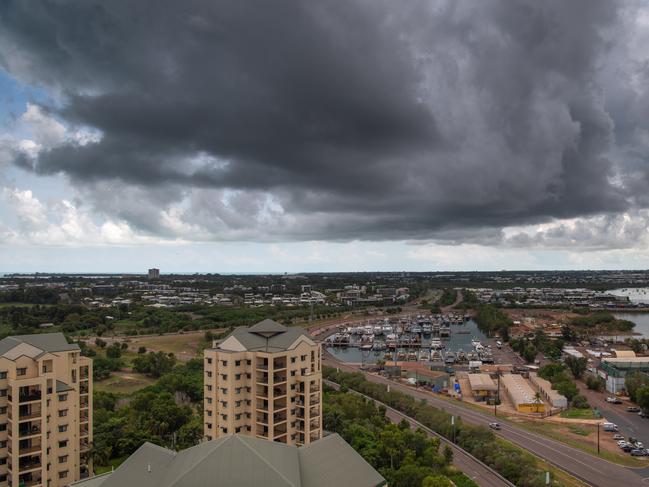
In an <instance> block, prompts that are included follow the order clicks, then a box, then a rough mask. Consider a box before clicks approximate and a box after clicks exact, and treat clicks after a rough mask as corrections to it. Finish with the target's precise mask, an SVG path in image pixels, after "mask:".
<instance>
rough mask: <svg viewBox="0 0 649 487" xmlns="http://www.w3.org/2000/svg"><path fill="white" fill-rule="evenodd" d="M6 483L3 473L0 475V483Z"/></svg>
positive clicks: (5, 475)
mask: <svg viewBox="0 0 649 487" xmlns="http://www.w3.org/2000/svg"><path fill="white" fill-rule="evenodd" d="M6 481H7V474H6V473H3V474H2V475H0V482H6Z"/></svg>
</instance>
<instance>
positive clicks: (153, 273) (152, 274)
mask: <svg viewBox="0 0 649 487" xmlns="http://www.w3.org/2000/svg"><path fill="white" fill-rule="evenodd" d="M148 277H149V279H160V269H155V268H153V269H149V274H148Z"/></svg>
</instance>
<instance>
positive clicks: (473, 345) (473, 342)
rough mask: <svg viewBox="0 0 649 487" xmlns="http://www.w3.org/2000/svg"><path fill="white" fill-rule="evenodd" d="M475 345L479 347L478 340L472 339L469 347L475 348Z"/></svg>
mask: <svg viewBox="0 0 649 487" xmlns="http://www.w3.org/2000/svg"><path fill="white" fill-rule="evenodd" d="M476 345H480V340H478V339H477V338H476V337H473V338H472V339H471V346H472V347H473V348H475V347H476Z"/></svg>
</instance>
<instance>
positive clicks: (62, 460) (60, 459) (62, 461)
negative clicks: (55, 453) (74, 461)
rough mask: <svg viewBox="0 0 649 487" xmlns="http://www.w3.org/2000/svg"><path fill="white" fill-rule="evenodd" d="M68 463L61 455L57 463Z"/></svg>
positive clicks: (66, 458)
mask: <svg viewBox="0 0 649 487" xmlns="http://www.w3.org/2000/svg"><path fill="white" fill-rule="evenodd" d="M67 461H68V456H67V455H61V456H60V457H59V463H65V462H67Z"/></svg>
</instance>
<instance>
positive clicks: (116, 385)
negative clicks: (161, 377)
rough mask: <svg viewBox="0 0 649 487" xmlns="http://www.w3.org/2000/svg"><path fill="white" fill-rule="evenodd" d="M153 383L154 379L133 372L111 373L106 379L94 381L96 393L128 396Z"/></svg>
mask: <svg viewBox="0 0 649 487" xmlns="http://www.w3.org/2000/svg"><path fill="white" fill-rule="evenodd" d="M154 383H155V379H152V378H150V377H147V376H146V375H144V374H137V373H135V372H113V373H111V376H110V377H109V378H108V379H104V380H101V381H96V382H95V384H94V386H95V389H96V390H98V391H104V392H112V393H114V394H123V395H129V394H133V393H134V392H136V391H139V390H140V389H144V388H145V387H147V386H150V385H151V384H154Z"/></svg>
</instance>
